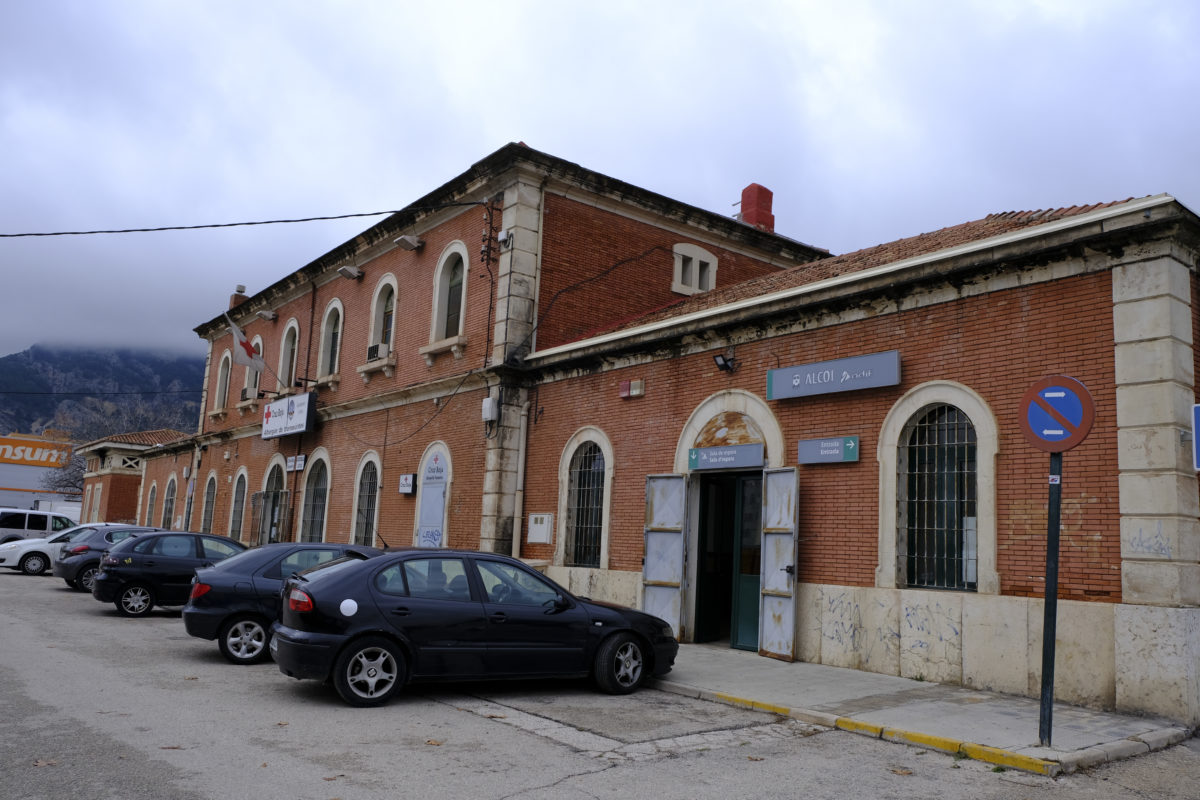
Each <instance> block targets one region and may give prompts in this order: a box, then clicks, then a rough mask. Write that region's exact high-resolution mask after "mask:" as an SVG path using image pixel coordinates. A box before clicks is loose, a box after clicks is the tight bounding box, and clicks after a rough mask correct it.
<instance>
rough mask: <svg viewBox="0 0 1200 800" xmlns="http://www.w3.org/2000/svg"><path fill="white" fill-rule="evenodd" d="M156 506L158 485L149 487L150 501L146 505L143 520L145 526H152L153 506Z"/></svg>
mask: <svg viewBox="0 0 1200 800" xmlns="http://www.w3.org/2000/svg"><path fill="white" fill-rule="evenodd" d="M157 504H158V484H152V485H151V486H150V500H149V501H148V502H147V503H146V516H145V517H144V518H143V519H144V522H145V524H146V525H153V524H154V506H155V505H157Z"/></svg>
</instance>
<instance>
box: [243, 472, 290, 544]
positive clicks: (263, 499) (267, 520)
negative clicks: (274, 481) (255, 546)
mask: <svg viewBox="0 0 1200 800" xmlns="http://www.w3.org/2000/svg"><path fill="white" fill-rule="evenodd" d="M267 486H268V490H267V491H265V492H255V493H254V494H252V495H251V496H250V531H251V533H252V535H255V536H257V537H258V543H259V544H267V543H269V542H280V541H283V533H284V532H286V531H287V529H288V513H287V512H288V493H287V492H283V491H272V490H271V489H270V488H269V487H270V484H269V483H268V484H267Z"/></svg>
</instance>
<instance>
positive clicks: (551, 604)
mask: <svg viewBox="0 0 1200 800" xmlns="http://www.w3.org/2000/svg"><path fill="white" fill-rule="evenodd" d="M542 605H543V606H545V608H546V613H547V614H557V613H559V612H560V611H566V610H567V609H568V608H570V607H571V603H570V601H568V600H567V598H565V597H563V596H562V595H561V594H556V595H554V597H553V598H552V599H550V600H547V601H546V602H544V603H542Z"/></svg>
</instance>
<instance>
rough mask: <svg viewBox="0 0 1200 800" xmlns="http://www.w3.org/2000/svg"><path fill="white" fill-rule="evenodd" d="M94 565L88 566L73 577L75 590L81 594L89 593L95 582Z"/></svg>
mask: <svg viewBox="0 0 1200 800" xmlns="http://www.w3.org/2000/svg"><path fill="white" fill-rule="evenodd" d="M96 572H97V570H96V565H95V564H89V565H88V566H86V567H84V568H83V569H81V570H80V571H79V574H78V575H76V576H75V588H76V589H78V590H79V591H81V592H90V591H91V590H92V584H93V583H95V582H96Z"/></svg>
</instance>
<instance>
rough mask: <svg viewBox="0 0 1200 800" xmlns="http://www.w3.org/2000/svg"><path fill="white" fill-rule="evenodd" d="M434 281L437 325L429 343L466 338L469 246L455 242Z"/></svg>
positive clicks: (434, 315)
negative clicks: (464, 332) (465, 318)
mask: <svg viewBox="0 0 1200 800" xmlns="http://www.w3.org/2000/svg"><path fill="white" fill-rule="evenodd" d="M433 280H434V285H433V320H432V322H433V324H432V325H431V326H430V332H429V341H430V342H438V341H444V340H446V339H456V338H457V337H459V336H462V335H463V311H464V308H465V304H466V287H467V248H466V245H464V244H463V243H462V242H454V243H452V244H451V245H450V246H449V247H447V248H446V250H445V251H444V252H443V253H442V258H441V261H440V263H439V264H438V267H437V270H436V271H435V272H434V278H433Z"/></svg>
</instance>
